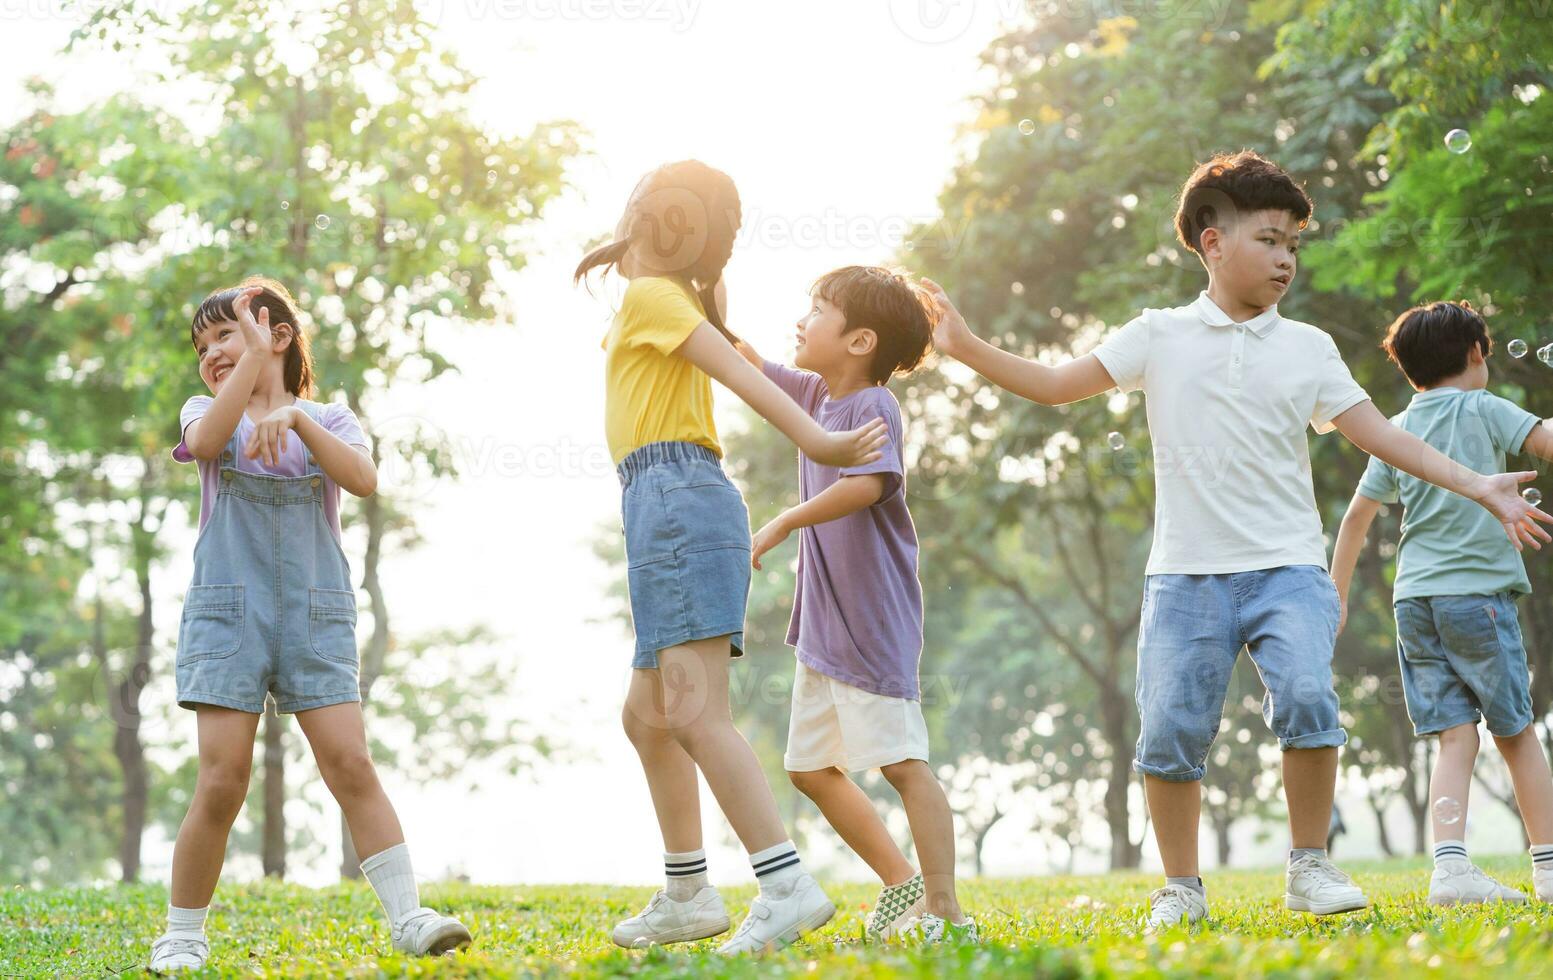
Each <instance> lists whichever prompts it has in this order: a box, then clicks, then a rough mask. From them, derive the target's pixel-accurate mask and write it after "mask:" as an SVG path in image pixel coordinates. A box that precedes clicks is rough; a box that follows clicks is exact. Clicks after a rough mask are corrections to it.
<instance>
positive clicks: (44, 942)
mask: <svg viewBox="0 0 1553 980" xmlns="http://www.w3.org/2000/svg"><path fill="white" fill-rule="evenodd" d="M1482 863H1483V864H1484V865H1485V867H1487V868H1488V869H1489V870H1490V871H1491V872H1492V873H1495V874H1497V875H1499V876H1500V880H1502V881H1505V882H1506V883H1507V884H1511V885H1513V886H1515V887H1518V888H1520V889H1521V890H1523V891H1526V892H1528V893H1529V892H1530V890H1531V883H1530V871H1529V867H1528V864H1527V861H1526V859H1525V858H1520V859H1515V858H1504V859H1499V860H1494V859H1489V860H1486V861H1484V862H1482ZM1427 867H1428V865H1427V862H1424V861H1416V860H1415V861H1406V862H1390V863H1386V864H1369V865H1363V864H1356V865H1353V866H1351V867H1350V869H1349V870H1350V871H1351V872H1353V873H1354V874H1355V877H1356V878H1357V880H1358V881H1359V883H1360V885H1361V886H1363V887H1364V888H1365V890H1366V892H1367V893H1368V894H1369V896H1370V899H1371V902H1372V906H1371V908H1370V909H1368V910H1366V911H1364V912H1359V913H1350V914H1348V915H1339V916H1329V917H1327V918H1323V919H1316V918H1312V917H1310V916H1306V915H1299V914H1295V913H1291V912H1287V911H1285V910H1284V908H1283V904H1282V895H1283V883H1282V874H1281V871H1279V870H1274V869H1268V870H1265V871H1238V872H1226V873H1221V874H1214V875H1212V876H1211V877H1210V878H1209V880H1208V885H1209V889H1210V895H1209V900H1210V910H1209V911H1210V919H1209V922H1208V924H1207V925H1206V926H1205V927H1199V928H1198V929H1196V930H1192V931H1188V930H1186V929H1179V930H1175V931H1173V932H1170V933H1166V934H1164V935H1162V936H1158V937H1154V938H1146V937H1143V936H1140V935H1139V934H1138V920H1139V915H1140V910H1141V908H1142V902H1143V900H1144V899H1145V897H1146V895H1147V892H1148V891H1149V889H1151V888H1153V887H1155V886H1156V885H1157V883H1158V879H1157V878H1155V877H1153V876H1146V875H1119V874H1118V875H1103V876H1093V877H1065V878H1021V879H984V880H978V881H971V882H966V883H964V884H963V885H962V894H961V898H962V903H963V904H964V905H965V907H966V909H967V910H968V911H969V912H971V913H972V914H973V915H975V916H976V918H977V919H978V920H980V922H981V926H982V932H983V936H984V937H985V940H986V941H985V943H984V944H983V945H981V946H979V947H967V948H958V949H921V948H902V947H898V946H870V945H865V944H864V943H863V942H862V940H861V932H862V926H863V918H864V916H865V915H866V904H867V903H868V902H869V901H871V900H872V898H873V894H874V889H872V888H869V887H866V886H862V885H842V886H835V887H833V888H831V889H830V891H831V895H832V897H833V898H834V899H835V900H836V902H837V906H838V908H839V911H838V913H837V915H836V917H835V919H833V920H832V921H831V923H830V925H828V926H826V927H825V928H824V929H823V930H821V931H820V932H818V933H815V934H813V935H811V936H810V937H809V938H808V939H807V940H806V941H804V942H802V943H800V944H799V945H797V946H794V947H792V948H791V949H788V950H786V951H784V952H782V953H780V954H777V955H775V956H771V957H768V958H766V959H764V960H750V959H741V960H734V961H727V960H723V959H722V958H721V957H718V956H717V955H716V954H715V953H714V952H713V948H714V946H715V942H712V941H708V942H704V943H698V944H695V945H693V946H676V947H671V948H670V949H667V950H664V949H655V950H652V951H649V952H632V951H626V950H620V949H616V948H615V947H614V946H613V945H612V944H611V943H610V941H609V936H608V929H609V926H610V925H611V924H612V923H613V922H614V921H615V920H616V919H618V918H621V917H623V916H625V915H628V914H630V913H632V912H634V911H636V909H637V908H638V907H639V906H640V905H641V904H642V903H643V902H644V901H645V900H646V899H647V897H648V896H649V894H650V893H651V889H649V888H624V887H608V886H584V885H572V886H535V887H488V886H471V885H438V886H432V887H428V888H425V889H424V890H423V895H422V899H423V901H425V902H427V904H431V905H435V906H438V907H440V908H442V909H445V910H447V911H449V912H452V913H453V914H456V915H458V916H459V917H460V918H462V919H463V921H464V922H465V923H466V924H467V925H469V926H470V928H471V929H472V930H473V931H474V933H475V945H474V947H473V948H472V949H471V950H470V951H468V952H466V953H463V954H460V955H457V956H450V957H444V958H441V959H440V960H417V959H411V958H406V957H403V956H398V955H388V930H387V928H386V927H385V925H384V923H383V919H382V914H381V912H380V910H379V908H378V905H377V900H376V899H375V898H374V897H373V895H372V893H371V892H370V891H369V890H368V889H367V888H366V887H365V886H358V885H340V886H336V887H331V888H326V889H321V890H313V889H306V888H301V887H297V886H291V885H283V884H276V883H272V882H261V883H257V884H251V885H241V886H237V885H223V886H222V887H221V888H220V890H219V891H218V892H217V895H216V902H215V904H214V907H213V908H212V909H211V916H210V922H209V925H208V929H207V931H208V934H209V935H210V937H211V946H212V957H211V963H210V968H209V969H208V970H207V971H206V973H205V975H208V976H233V975H242V976H272V977H281V976H285V977H291V976H323V975H328V976H341V975H344V976H353V977H374V976H413V977H429V976H438V977H469V976H479V977H519V976H544V977H574V976H576V977H597V976H640V977H709V976H719V977H756V976H761V977H766V976H773V977H774V976H823V977H837V976H841V977H887V976H909V977H921V978H928V977H940V976H1010V975H1017V976H1055V977H1199V976H1217V977H1234V978H1236V980H1246V978H1256V977H1350V976H1402V975H1406V976H1408V977H1410V978H1411V977H1444V978H1450V980H1458V978H1460V977H1463V976H1473V975H1477V974H1493V975H1500V976H1512V977H1523V978H1532V977H1553V942H1550V938H1549V932H1550V929H1553V905H1548V904H1542V903H1535V902H1533V903H1531V904H1528V905H1525V906H1520V907H1497V908H1486V907H1479V908H1476V909H1472V908H1466V909H1450V910H1436V909H1432V908H1430V907H1428V906H1427V905H1425V904H1424V903H1423V895H1424V890H1425V888H1426V887H1427V883H1428V871H1427ZM751 894H752V890H751V889H750V888H739V889H730V890H728V891H727V892H726V897H727V898H728V901H729V913H730V915H732V916H734V921H735V923H737V922H738V920H739V918H740V917H741V916H742V915H743V912H744V909H745V906H746V903H747V902H748V901H749V899H750V897H751ZM166 901H167V893H166V890H165V889H163V888H161V887H156V886H136V887H118V888H106V889H71V890H52V891H25V890H12V891H10V892H6V893H4V894H3V895H0V975H4V976H27V977H35V976H45V977H54V976H72V977H86V976H106V975H125V976H129V975H136V974H141V973H142V972H143V970H142V967H143V964H144V963H145V960H146V954H147V950H148V949H149V947H150V943H151V940H152V939H154V938H155V937H156V936H157V935H158V934H159V933H160V931H161V926H162V921H163V916H164V914H165V906H166Z"/></svg>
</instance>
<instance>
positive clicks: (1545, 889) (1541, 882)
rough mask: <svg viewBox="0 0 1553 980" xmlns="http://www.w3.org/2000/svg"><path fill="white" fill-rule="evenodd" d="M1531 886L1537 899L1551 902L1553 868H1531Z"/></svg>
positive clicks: (1552, 895) (1552, 897)
mask: <svg viewBox="0 0 1553 980" xmlns="http://www.w3.org/2000/svg"><path fill="white" fill-rule="evenodd" d="M1531 887H1532V890H1533V891H1535V892H1536V893H1537V901H1539V902H1553V868H1532V869H1531Z"/></svg>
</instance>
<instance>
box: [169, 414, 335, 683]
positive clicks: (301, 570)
mask: <svg viewBox="0 0 1553 980" xmlns="http://www.w3.org/2000/svg"><path fill="white" fill-rule="evenodd" d="M297 407H298V408H300V409H302V410H303V411H304V412H306V413H307V414H308V416H309V417H310V418H312V419H313V420H314V421H317V420H318V413H319V406H318V404H317V403H315V402H310V401H306V400H303V399H298V400H297ZM287 438H288V439H295V438H299V437H298V436H297V434H296V433H295V432H292V433H290V434H289V435H288V436H287ZM241 451H242V447H241V446H240V445H239V444H238V437H237V433H236V432H235V431H234V432H233V434H232V438H231V439H230V440H229V441H228V442H227V445H226V448H225V450H223V451H222V454H221V459H220V466H221V478H220V484H219V490H218V491H217V494H216V500H215V503H214V505H213V506H212V507H211V511H210V519H209V520H208V521H207V522H206V524H205V527H204V529H203V530H202V531H201V532H200V536H199V540H198V541H197V542H196V543H195V545H194V579H193V581H192V583H191V584H190V585H189V591H188V594H187V596H185V598H184V603H183V619H182V622H181V623H180V624H179V627H178V662H177V671H176V674H177V683H178V703H179V704H180V705H182V706H183V707H185V708H191V709H192V708H194V707H195V706H197V705H201V704H210V705H219V706H221V707H226V708H235V709H237V710H238V711H248V712H253V713H255V714H260V713H263V711H264V703H265V695H266V694H268V695H270V696H271V697H273V698H274V700H275V707H276V710H277V711H283V712H294V711H306V710H308V709H310V708H321V707H324V706H325V705H330V704H339V703H342V702H346V701H359V700H361V694H360V692H359V690H358V688H357V683H358V674H357V670H358V668H357V661H356V593H355V591H354V590H353V589H352V588H351V581H350V565H349V564H348V563H347V562H346V560H345V552H344V551H342V550H341V549H340V543H339V542H338V541H336V540H335V537H334V535H333V534H332V533H331V532H330V530H329V525H328V522H327V521H325V519H324V506H323V501H324V475H323V470H322V469H321V468H319V466H318V464H317V463H316V462H315V461H314V459H313V455H312V453H310V452H309V453H307V469H306V472H304V473H303V475H301V476H293V477H280V476H266V475H263V474H258V473H244V472H239V471H238V469H237V454H238V453H239V452H241Z"/></svg>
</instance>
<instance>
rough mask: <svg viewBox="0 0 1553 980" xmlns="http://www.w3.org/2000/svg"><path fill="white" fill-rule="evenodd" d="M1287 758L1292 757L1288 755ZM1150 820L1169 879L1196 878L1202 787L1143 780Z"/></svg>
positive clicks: (1152, 778)
mask: <svg viewBox="0 0 1553 980" xmlns="http://www.w3.org/2000/svg"><path fill="white" fill-rule="evenodd" d="M1284 754H1285V755H1287V754H1288V753H1284ZM1143 791H1144V796H1145V797H1146V798H1147V800H1148V804H1149V819H1151V820H1153V821H1154V840H1155V841H1156V842H1157V843H1158V844H1159V860H1160V863H1161V864H1163V865H1164V866H1165V876H1166V877H1167V878H1196V877H1198V869H1197V825H1198V823H1199V822H1200V821H1201V819H1202V783H1201V781H1199V780H1196V779H1192V780H1187V781H1174V780H1169V779H1160V778H1159V777H1157V776H1148V775H1145V776H1144V777H1143Z"/></svg>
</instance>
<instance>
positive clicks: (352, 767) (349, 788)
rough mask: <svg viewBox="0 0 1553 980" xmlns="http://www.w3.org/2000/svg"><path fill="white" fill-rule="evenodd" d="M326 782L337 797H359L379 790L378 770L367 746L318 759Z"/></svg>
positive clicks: (337, 752) (319, 767) (340, 751)
mask: <svg viewBox="0 0 1553 980" xmlns="http://www.w3.org/2000/svg"><path fill="white" fill-rule="evenodd" d="M318 769H319V771H320V772H322V773H323V774H324V782H325V783H327V784H328V786H329V788H330V790H332V791H333V792H334V794H335V795H336V796H341V795H345V796H358V795H361V794H363V793H368V792H371V791H372V790H375V789H376V788H377V784H378V783H377V770H376V769H375V768H374V767H373V765H372V754H371V753H370V752H368V751H367V747H366V746H364V745H363V746H360V747H358V748H354V749H344V750H339V751H336V752H333V753H330V754H329V756H328V757H324V756H322V755H320V756H319V757H318Z"/></svg>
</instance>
